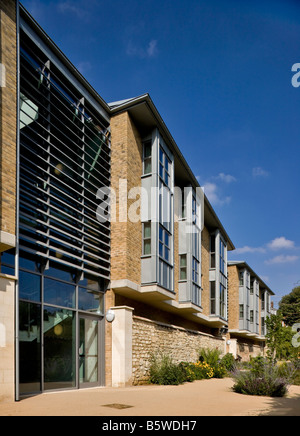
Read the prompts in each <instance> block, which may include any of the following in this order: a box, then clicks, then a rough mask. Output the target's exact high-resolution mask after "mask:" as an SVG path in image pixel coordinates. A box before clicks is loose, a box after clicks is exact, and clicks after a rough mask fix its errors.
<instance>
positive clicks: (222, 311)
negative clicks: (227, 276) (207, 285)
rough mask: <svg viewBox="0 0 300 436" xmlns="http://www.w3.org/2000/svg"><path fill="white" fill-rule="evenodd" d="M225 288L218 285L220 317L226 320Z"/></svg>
mask: <svg viewBox="0 0 300 436" xmlns="http://www.w3.org/2000/svg"><path fill="white" fill-rule="evenodd" d="M225 294H226V293H225V286H224V285H222V283H220V316H221V317H222V318H226V313H225V312H226V295H225Z"/></svg>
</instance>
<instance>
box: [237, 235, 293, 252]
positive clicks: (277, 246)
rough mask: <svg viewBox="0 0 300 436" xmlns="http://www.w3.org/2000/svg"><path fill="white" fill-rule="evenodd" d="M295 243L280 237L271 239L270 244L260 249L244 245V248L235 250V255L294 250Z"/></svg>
mask: <svg viewBox="0 0 300 436" xmlns="http://www.w3.org/2000/svg"><path fill="white" fill-rule="evenodd" d="M294 248H295V242H294V241H291V240H289V239H286V238H285V237H284V236H280V237H279V238H275V239H273V240H272V241H271V242H269V243H267V244H265V245H262V246H261V247H250V246H249V245H245V246H244V247H240V248H237V249H236V250H235V254H244V253H266V252H267V251H268V250H272V251H275V250H288V249H294Z"/></svg>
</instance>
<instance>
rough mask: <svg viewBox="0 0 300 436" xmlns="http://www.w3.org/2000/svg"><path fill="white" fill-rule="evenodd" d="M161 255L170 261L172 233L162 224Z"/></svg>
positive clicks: (160, 235) (160, 232)
mask: <svg viewBox="0 0 300 436" xmlns="http://www.w3.org/2000/svg"><path fill="white" fill-rule="evenodd" d="M159 255H160V257H161V258H162V259H164V260H166V261H167V262H170V234H169V233H168V232H167V230H166V229H164V228H163V227H162V226H159Z"/></svg>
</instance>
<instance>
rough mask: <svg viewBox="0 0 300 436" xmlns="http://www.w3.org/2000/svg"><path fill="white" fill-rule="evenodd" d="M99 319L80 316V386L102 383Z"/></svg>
mask: <svg viewBox="0 0 300 436" xmlns="http://www.w3.org/2000/svg"><path fill="white" fill-rule="evenodd" d="M99 337H100V334H99V319H98V318H95V317H91V316H88V315H86V316H84V315H80V316H79V349H78V354H79V387H81V388H82V387H89V386H98V385H99V384H100V362H99V350H100V346H99Z"/></svg>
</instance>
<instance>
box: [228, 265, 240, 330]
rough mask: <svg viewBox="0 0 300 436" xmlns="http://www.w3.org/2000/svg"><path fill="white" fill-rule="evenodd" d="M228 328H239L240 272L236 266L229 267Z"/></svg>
mask: <svg viewBox="0 0 300 436" xmlns="http://www.w3.org/2000/svg"><path fill="white" fill-rule="evenodd" d="M228 328H229V329H238V328H239V271H238V268H237V266H236V265H231V266H228Z"/></svg>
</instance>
